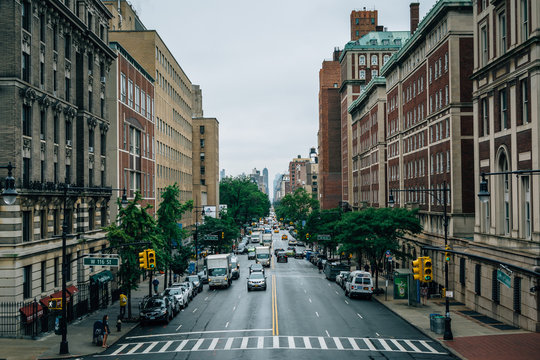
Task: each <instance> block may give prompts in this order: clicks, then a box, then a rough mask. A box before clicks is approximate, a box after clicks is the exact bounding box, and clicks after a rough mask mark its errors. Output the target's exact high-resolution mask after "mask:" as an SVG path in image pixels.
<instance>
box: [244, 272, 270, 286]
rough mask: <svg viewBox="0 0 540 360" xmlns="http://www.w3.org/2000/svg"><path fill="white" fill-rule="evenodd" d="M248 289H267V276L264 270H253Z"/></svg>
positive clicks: (248, 281)
mask: <svg viewBox="0 0 540 360" xmlns="http://www.w3.org/2000/svg"><path fill="white" fill-rule="evenodd" d="M247 289H248V291H251V290H256V289H261V290H265V291H266V276H264V273H262V272H258V271H257V272H252V273H251V274H249V277H248V279H247Z"/></svg>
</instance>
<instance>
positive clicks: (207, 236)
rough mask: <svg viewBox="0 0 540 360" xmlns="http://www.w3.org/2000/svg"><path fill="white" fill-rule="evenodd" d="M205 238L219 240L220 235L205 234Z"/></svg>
mask: <svg viewBox="0 0 540 360" xmlns="http://www.w3.org/2000/svg"><path fill="white" fill-rule="evenodd" d="M204 240H206V241H217V240H218V236H217V235H204Z"/></svg>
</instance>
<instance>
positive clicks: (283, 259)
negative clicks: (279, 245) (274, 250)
mask: <svg viewBox="0 0 540 360" xmlns="http://www.w3.org/2000/svg"><path fill="white" fill-rule="evenodd" d="M288 261H289V259H288V256H287V254H286V253H285V251H280V252H278V254H277V262H278V263H279V262H288Z"/></svg>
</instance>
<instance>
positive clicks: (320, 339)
mask: <svg viewBox="0 0 540 360" xmlns="http://www.w3.org/2000/svg"><path fill="white" fill-rule="evenodd" d="M319 345H320V346H321V349H328V346H326V343H325V342H324V338H323V337H322V336H319Z"/></svg>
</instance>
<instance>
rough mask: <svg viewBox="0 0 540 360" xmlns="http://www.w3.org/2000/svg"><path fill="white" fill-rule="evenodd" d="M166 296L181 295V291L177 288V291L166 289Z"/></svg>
mask: <svg viewBox="0 0 540 360" xmlns="http://www.w3.org/2000/svg"><path fill="white" fill-rule="evenodd" d="M164 294H165V295H180V294H181V292H180V289H178V288H176V289H166V290H165V292H164Z"/></svg>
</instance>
